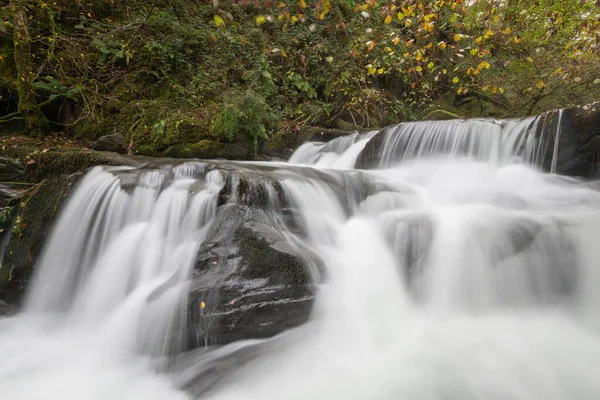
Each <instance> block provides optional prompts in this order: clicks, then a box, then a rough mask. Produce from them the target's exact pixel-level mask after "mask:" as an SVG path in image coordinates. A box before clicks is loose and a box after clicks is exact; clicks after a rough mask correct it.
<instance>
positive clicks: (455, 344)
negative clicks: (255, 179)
mask: <svg viewBox="0 0 600 400" xmlns="http://www.w3.org/2000/svg"><path fill="white" fill-rule="evenodd" d="M515 129H516V128H515ZM513 133H514V134H513V136H511V139H510V141H511V143H513V144H507V145H506V146H505V148H506V149H509V148H513V149H514V148H516V147H519V146H515V145H514V143H525V142H526V141H527V130H526V129H521V130H520V131H517V130H515V131H514V132H513ZM409 136H410V135H409ZM470 137H471V136H469V135H466V136H465V139H464V142H461V143H463V144H464V143H471V139H469V138H470ZM366 140H368V138H366V139H362V141H364V144H366ZM411 140H412V139H411ZM457 140H458V139H457ZM362 141H361V140H360V139H359V140H356V141H354V142H353V143H354V144H350V145H348V146H347V147H346V151H345V152H344V151H341V152H340V153H336V154H341V156H339V157H338V158H337V160H340V159H342V158H343V157H344V156H345V153H347V152H350V151H354V150H355V149H354V150H353V146H355V145H356V144H359V143H361V142H362ZM409 142H410V140H409ZM457 143H458V142H457ZM364 144H362V146H364ZM453 148H454V147H453ZM499 148H502V146H500V147H499ZM521 148H522V147H521ZM306 149H307V148H306V147H305V148H304V149H303V150H302V151H305V150H306ZM424 149H425V147H421V150H419V151H421V153H420V154H417V155H416V156H415V157H410V158H417V159H416V160H412V161H405V162H403V163H401V164H398V165H396V166H395V167H394V168H392V169H386V170H377V171H371V172H368V173H367V172H364V173H357V172H343V173H333V172H327V170H322V171H321V174H325V175H326V176H329V179H330V180H331V181H335V182H338V181H339V179H340V176H343V177H345V179H344V180H343V182H342V185H343V187H344V188H345V192H341V191H340V190H339V188H337V187H336V186H332V184H331V183H329V182H326V181H324V180H320V179H319V178H318V177H315V176H313V175H310V174H308V170H306V171H305V172H306V176H303V175H302V173H301V172H300V173H298V171H297V170H293V171H292V170H290V171H288V170H286V168H285V167H284V166H280V167H279V168H278V173H277V176H278V177H279V178H280V179H281V185H282V188H283V190H285V192H286V195H287V196H289V197H290V199H291V202H292V204H293V205H294V207H296V208H297V209H299V210H300V212H301V214H302V217H303V218H302V219H303V224H304V226H305V228H306V230H307V238H306V239H305V240H306V245H308V246H309V247H310V248H312V249H313V250H314V251H315V252H316V253H318V254H319V255H320V256H321V257H322V259H323V261H324V263H325V266H326V270H327V280H326V281H325V283H324V284H323V285H322V286H321V288H320V291H319V293H318V297H317V301H316V304H315V308H314V313H313V314H314V315H313V317H312V321H311V322H310V323H309V324H307V325H305V326H304V327H301V328H298V329H296V330H293V331H291V332H288V333H287V334H285V335H282V336H281V337H280V338H278V339H276V341H275V342H274V343H271V342H269V341H266V342H262V343H260V342H259V343H260V344H261V345H263V346H264V349H265V350H264V351H263V352H262V353H261V355H260V357H258V358H257V359H256V360H254V361H253V362H251V363H249V364H246V365H245V366H244V367H240V368H239V369H238V370H237V371H234V372H233V373H227V374H226V373H225V371H223V380H222V381H221V382H220V384H219V386H217V387H216V388H214V389H213V390H212V391H211V392H209V393H205V394H204V395H203V398H209V399H214V400H229V399H231V400H237V399H242V398H243V399H248V400H252V399H257V400H258V399H260V400H265V399H266V400H271V399H272V400H279V399H291V400H293V399H308V398H310V399H324V400H332V399H340V400H353V399H356V400H365V399H368V400H379V399H381V400H392V399H393V400H396V399H410V400H413V399H415V400H416V399H419V400H421V399H422V400H446V399H447V400H479V399H485V400H564V399H570V400H595V399H598V398H600V381H598V378H597V377H598V376H600V294H599V293H600V292H598V290H597V287H598V285H600V248H599V247H598V246H597V243H596V241H597V237H598V235H599V234H600V192H598V191H597V190H596V187H595V186H594V184H592V183H586V182H580V181H576V180H574V179H570V178H563V177H559V176H556V175H551V174H546V173H542V172H540V171H538V170H536V169H534V168H533V167H531V166H528V165H526V164H525V163H520V160H523V159H522V158H520V157H519V156H518V154H517V153H518V152H517V151H516V150H515V151H514V152H513V153H510V151H509V150H506V153H503V152H495V153H493V152H488V150H489V149H488V147H487V146H483V147H482V149H483V150H482V153H477V154H484V153H485V154H487V155H490V157H487V155H486V157H487V158H485V157H484V158H485V159H484V160H481V158H480V157H474V158H475V159H476V160H473V159H467V158H462V157H459V155H465V154H464V153H457V152H454V151H453V150H452V151H450V152H449V153H448V152H447V153H445V155H446V156H447V155H450V156H452V157H451V158H448V157H444V158H431V157H433V156H434V155H435V154H433V153H434V152H433V151H432V152H431V153H428V154H423V152H425V150H424ZM415 151H416V150H415ZM478 151H479V150H478ZM417 153H418V152H417ZM474 154H475V153H468V154H466V156H473V155H474ZM493 154H496V155H501V156H502V157H501V159H502V160H503V161H502V162H498V160H499V158H497V157H495V156H493ZM296 156H298V155H296ZM356 156H357V154H356ZM425 156H428V157H429V158H427V159H419V158H420V157H425ZM347 157H348V159H350V158H354V159H355V154H354V153H351V155H349V156H347ZM319 159H320V158H317V159H314V160H313V162H315V163H317V164H318V163H319ZM477 159H478V160H477ZM292 160H294V158H292ZM511 160H512V161H511ZM295 162H296V163H302V162H305V163H306V162H308V161H307V159H306V158H304V161H302V160H301V159H299V158H296V159H295ZM327 166H328V167H334V165H333V164H331V163H328V164H327ZM197 168H199V167H198V166H197V165H195V164H183V165H182V166H180V167H177V168H176V170H175V172H176V173H175V179H174V180H173V181H170V182H168V183H167V182H164V183H163V181H164V179H166V178H165V176H166V175H165V174H162V173H161V172H160V171H154V172H152V171H148V172H147V173H146V174H144V175H142V177H141V178H139V179H138V183H137V184H136V185H135V188H134V189H133V192H131V191H126V190H124V189H122V188H121V187H120V185H119V184H117V181H119V180H121V181H126V180H127V176H126V175H123V174H121V175H119V174H115V173H107V172H106V171H102V170H95V171H93V172H91V173H90V175H88V177H87V178H86V180H85V181H84V182H83V183H82V184H81V187H80V188H79V189H78V190H77V192H76V193H75V195H74V197H73V199H72V200H71V202H70V203H69V205H68V206H67V209H66V211H65V215H66V216H67V217H65V218H62V219H61V222H60V223H59V225H58V226H57V228H56V234H55V235H54V236H53V238H52V239H51V241H50V242H49V245H48V247H47V249H46V253H45V255H44V257H43V259H42V263H41V265H40V266H39V268H38V271H39V272H38V275H37V276H36V282H35V284H34V287H33V290H32V291H31V293H30V297H29V300H28V306H27V309H26V312H25V314H24V315H20V316H17V317H14V318H11V319H7V320H3V321H2V320H0V393H2V397H3V398H4V397H6V398H8V399H37V398H41V397H43V398H47V399H61V400H65V399H66V400H70V399H105V398H111V399H121V398H123V399H129V398H131V399H141V398H143V399H177V398H185V397H186V396H188V394H184V393H183V392H180V391H178V390H176V389H175V388H174V386H175V385H176V384H177V383H178V382H179V381H180V380H184V378H183V375H186V373H185V371H183V372H180V373H181V374H182V375H181V376H179V375H177V376H168V375H164V374H158V373H156V372H153V371H156V370H157V369H159V367H160V360H162V359H163V357H156V356H155V355H157V354H158V355H164V354H166V353H168V352H169V351H173V346H175V347H176V342H177V341H176V340H171V339H172V336H173V334H172V332H171V331H170V330H169V329H168V327H169V326H172V327H175V326H177V321H178V320H180V319H181V318H183V316H182V313H183V311H182V307H181V303H182V300H183V298H184V297H185V296H184V295H185V293H186V291H185V282H186V278H187V274H188V272H189V268H190V265H191V264H192V262H193V257H194V254H195V250H196V248H197V247H198V246H199V243H200V241H201V240H202V237H203V227H205V226H207V224H210V219H211V217H212V216H213V215H214V213H215V212H217V211H216V210H215V208H214V207H215V205H216V195H217V193H218V190H219V188H220V187H221V185H222V184H223V183H222V181H221V180H220V179H219V175H218V173H216V172H211V173H209V174H208V175H207V178H206V180H200V184H199V181H198V178H197V177H196V176H197V175H198V174H197V171H196V169H197ZM319 168H322V167H319ZM340 168H342V169H347V168H349V164H346V165H344V166H341V167H340ZM361 174H365V175H366V180H367V181H368V182H369V183H370V184H371V185H372V186H373V187H379V188H380V190H378V191H374V192H372V193H371V192H370V193H371V194H370V195H369V196H367V197H366V198H364V197H362V198H361V197H360V196H358V195H357V193H359V191H360V190H359V189H360V188H361V187H362V185H363V184H362V183H361V182H362V181H361V180H360V179H358V178H360V177H361V176H362V175H361ZM309 175H310V176H309ZM165 186H166V188H165ZM190 191H192V192H193V193H195V194H193V195H192V196H190V195H189V194H188V193H189V192H190ZM345 198H348V199H349V201H348V204H346V205H345V206H344V204H342V203H343V201H342V200H343V199H345ZM91 210H95V211H94V212H92V211H91ZM84 228H85V231H86V232H87V233H82V231H81V230H82V229H84ZM91 238H93V242H92V239H91ZM91 244H94V246H91ZM124 276H125V277H128V279H124ZM125 282H127V283H128V284H127V285H125V286H123V285H120V284H122V283H125ZM182 294H183V296H182ZM173 342H175V343H173ZM256 343H257V342H256V341H249V342H240V343H234V344H231V345H228V346H225V347H224V348H222V349H219V350H217V351H216V352H213V353H209V354H213V356H214V357H221V356H226V355H227V354H231V353H233V352H235V351H236V350H237V349H240V348H244V347H250V346H254V345H256ZM211 357H212V356H207V357H206V358H199V359H198V360H197V361H196V362H198V363H208V362H209V359H210V358H211ZM214 357H213V358H214ZM195 367H196V368H198V367H201V365H200V366H198V365H196V366H195ZM200 369H201V368H200ZM190 396H191V394H190Z"/></svg>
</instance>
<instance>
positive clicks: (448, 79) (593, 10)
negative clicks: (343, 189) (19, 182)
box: [0, 0, 600, 154]
mask: <svg viewBox="0 0 600 400" xmlns="http://www.w3.org/2000/svg"><path fill="white" fill-rule="evenodd" d="M26 4H27V6H26V7H27V12H28V14H29V15H30V17H31V18H30V27H29V28H30V31H31V36H32V38H35V40H33V41H32V49H31V52H32V53H33V54H32V55H33V60H34V61H33V62H34V64H35V65H34V70H35V71H36V75H35V82H34V83H33V88H34V91H35V95H36V96H37V98H38V99H39V101H40V102H44V101H47V100H52V99H56V98H60V99H62V100H65V102H66V103H68V104H69V105H70V106H69V107H59V108H57V111H56V112H57V113H58V112H60V115H56V116H54V118H53V120H57V121H58V122H59V123H60V124H62V126H64V129H66V130H69V131H71V132H72V134H73V135H75V136H79V137H85V138H90V139H91V138H93V137H95V136H98V135H102V134H107V133H112V132H113V131H119V132H122V133H124V134H126V135H128V136H129V139H130V140H131V141H132V142H133V144H134V149H135V148H140V149H141V148H143V149H145V150H144V152H146V153H149V152H151V153H153V154H156V153H160V152H162V151H164V150H166V149H167V148H169V147H172V146H183V145H186V144H192V143H198V142H199V141H201V140H205V139H217V140H220V141H222V142H240V143H246V142H247V145H248V146H251V147H252V148H253V149H254V151H255V152H256V151H257V149H258V150H260V145H261V143H262V142H263V141H264V140H265V139H266V138H267V137H269V136H273V135H277V134H278V130H280V129H283V130H285V129H289V128H288V127H294V126H298V125H302V124H306V123H311V124H321V125H327V126H333V125H336V124H337V125H342V124H345V125H347V124H350V125H351V126H357V127H378V126H382V125H385V124H390V123H395V122H399V121H404V120H411V119H415V118H416V116H417V115H425V114H427V112H428V111H431V110H433V109H444V110H448V111H451V112H456V113H458V114H460V115H473V116H476V115H492V116H504V115H510V116H521V115H524V114H532V113H538V112H541V111H544V110H547V109H549V108H554V107H560V106H565V105H568V104H569V103H573V102H580V103H587V102H591V101H593V100H597V98H594V96H597V93H598V89H600V81H599V80H598V79H599V78H600V77H599V74H598V72H597V71H598V70H600V51H599V50H600V49H599V47H598V46H599V42H598V39H597V38H598V37H599V36H598V33H599V32H600V21H599V18H600V17H599V16H598V15H597V14H598V12H597V6H596V1H595V0H583V1H571V0H540V1H535V2H533V1H524V0H510V1H506V0H489V1H474V2H467V1H465V0H389V1H380V0H339V1H333V0H310V1H309V0H290V1H284V2H280V1H270V0H258V1H254V0H220V1H219V5H218V6H217V7H215V6H214V5H213V3H212V2H198V1H192V0H174V1H166V0H158V1H156V0H109V1H100V0H97V1H96V0H93V1H83V0H59V1H57V2H50V3H44V2H26ZM3 10H4V11H3V12H4V14H2V15H0V17H1V18H0V19H2V18H3V21H2V22H0V38H2V39H3V38H5V37H10V36H11V35H12V29H13V28H12V26H11V25H10V24H9V23H7V22H5V21H9V20H10V15H9V14H8V12H6V8H5V9H3ZM0 43H2V44H0V72H1V74H0V75H2V76H3V79H4V80H6V81H7V82H8V83H7V84H6V85H5V84H4V82H3V83H2V86H3V87H7V88H9V87H11V86H14V84H15V82H16V76H15V68H14V61H13V60H12V59H13V58H14V45H13V43H12V41H10V40H7V41H0ZM3 90H4V89H3ZM2 93H4V92H2ZM2 93H0V95H2ZM0 101H2V99H0ZM13 103H14V100H12V99H11V103H10V104H13ZM484 103H485V104H484ZM3 104H4V103H3ZM7 104H8V103H7ZM10 104H8V105H7V106H5V109H7V110H8V109H11V107H13V106H11V105H10ZM13 108H14V107H13ZM457 108H462V111H461V110H457ZM65 110H66V111H68V112H66V111H65ZM0 112H2V110H0ZM0 118H1V115H0ZM57 126H58V125H57Z"/></svg>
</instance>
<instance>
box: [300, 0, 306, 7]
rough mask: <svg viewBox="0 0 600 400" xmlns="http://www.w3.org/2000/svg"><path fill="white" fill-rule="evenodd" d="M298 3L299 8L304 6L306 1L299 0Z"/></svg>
mask: <svg viewBox="0 0 600 400" xmlns="http://www.w3.org/2000/svg"><path fill="white" fill-rule="evenodd" d="M298 4H299V5H300V8H306V1H304V0H300V1H299V2H298Z"/></svg>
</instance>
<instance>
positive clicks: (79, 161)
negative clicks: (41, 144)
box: [25, 149, 134, 181]
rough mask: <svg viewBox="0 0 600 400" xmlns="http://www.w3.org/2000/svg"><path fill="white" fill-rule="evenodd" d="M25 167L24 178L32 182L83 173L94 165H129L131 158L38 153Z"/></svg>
mask: <svg viewBox="0 0 600 400" xmlns="http://www.w3.org/2000/svg"><path fill="white" fill-rule="evenodd" d="M31 161H32V162H31V163H29V164H28V165H27V168H26V170H25V176H26V177H27V178H28V179H29V180H32V181H36V180H40V179H43V178H47V177H54V176H58V175H65V174H73V173H77V172H82V171H85V170H86V169H88V168H90V167H92V166H95V165H131V164H132V163H133V162H134V161H133V159H132V158H128V157H124V156H120V155H118V154H114V153H105V152H99V151H93V150H84V149H77V150H51V151H48V152H46V153H38V154H37V155H35V156H33V157H32V158H31Z"/></svg>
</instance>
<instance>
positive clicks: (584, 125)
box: [538, 102, 600, 178]
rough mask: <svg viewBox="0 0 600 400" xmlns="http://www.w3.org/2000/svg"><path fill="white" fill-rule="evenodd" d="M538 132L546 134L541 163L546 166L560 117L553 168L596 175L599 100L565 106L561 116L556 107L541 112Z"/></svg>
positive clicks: (598, 171) (548, 166)
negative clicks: (544, 152)
mask: <svg viewBox="0 0 600 400" xmlns="http://www.w3.org/2000/svg"><path fill="white" fill-rule="evenodd" d="M542 118H543V122H544V123H543V124H539V125H540V126H541V127H540V128H539V132H538V134H539V135H543V134H546V135H548V136H547V137H549V139H550V140H549V143H548V150H547V151H546V154H545V157H544V161H543V167H544V169H545V170H550V169H551V167H552V158H553V153H554V151H553V150H554V143H555V140H556V137H557V135H556V128H557V125H558V122H559V120H560V128H561V131H560V139H559V140H560V142H559V151H558V157H557V160H556V172H557V173H558V174H562V175H568V176H576V177H583V178H598V177H600V168H599V167H598V163H599V162H600V102H596V103H593V104H589V105H586V106H582V107H571V108H566V109H564V110H563V112H562V116H561V115H560V114H559V111H558V110H555V111H550V112H547V113H545V114H543V115H542Z"/></svg>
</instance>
